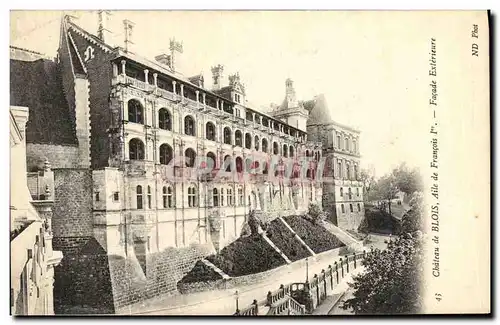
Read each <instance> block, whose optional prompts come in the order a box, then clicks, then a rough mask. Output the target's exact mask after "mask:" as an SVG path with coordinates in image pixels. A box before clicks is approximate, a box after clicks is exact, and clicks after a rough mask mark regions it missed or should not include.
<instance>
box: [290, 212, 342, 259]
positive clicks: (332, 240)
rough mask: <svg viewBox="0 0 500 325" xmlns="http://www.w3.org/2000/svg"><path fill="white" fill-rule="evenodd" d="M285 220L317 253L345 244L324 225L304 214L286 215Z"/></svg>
mask: <svg viewBox="0 0 500 325" xmlns="http://www.w3.org/2000/svg"><path fill="white" fill-rule="evenodd" d="M285 221H286V222H287V223H288V224H289V225H290V227H292V229H293V230H294V231H295V232H296V233H297V234H298V235H299V236H300V238H302V240H303V241H304V242H305V243H306V244H307V245H308V246H309V247H310V248H311V249H312V250H313V251H314V252H315V253H321V252H325V251H328V250H331V249H335V248H338V247H341V246H344V244H343V243H342V242H341V241H340V240H338V239H337V237H335V236H334V235H333V234H331V233H330V232H329V231H328V230H326V229H325V228H324V227H322V226H318V225H316V224H315V223H314V222H313V221H311V220H307V219H306V218H304V217H302V216H289V217H285Z"/></svg>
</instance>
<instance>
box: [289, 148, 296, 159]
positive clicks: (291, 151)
mask: <svg viewBox="0 0 500 325" xmlns="http://www.w3.org/2000/svg"><path fill="white" fill-rule="evenodd" d="M294 155H295V151H294V149H293V146H290V158H293V156H294Z"/></svg>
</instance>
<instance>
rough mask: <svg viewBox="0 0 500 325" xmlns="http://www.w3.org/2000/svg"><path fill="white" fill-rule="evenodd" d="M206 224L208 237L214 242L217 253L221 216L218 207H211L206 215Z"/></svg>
mask: <svg viewBox="0 0 500 325" xmlns="http://www.w3.org/2000/svg"><path fill="white" fill-rule="evenodd" d="M208 225H209V229H210V238H211V239H212V243H213V244H214V248H215V251H216V252H217V253H219V250H220V229H221V216H220V212H219V210H218V209H212V210H211V211H210V213H209V215H208Z"/></svg>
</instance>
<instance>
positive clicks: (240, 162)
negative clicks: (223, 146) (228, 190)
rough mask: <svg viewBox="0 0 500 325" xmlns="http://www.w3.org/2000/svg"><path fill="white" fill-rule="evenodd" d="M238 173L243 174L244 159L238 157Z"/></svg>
mask: <svg viewBox="0 0 500 325" xmlns="http://www.w3.org/2000/svg"><path fill="white" fill-rule="evenodd" d="M236 172H238V173H241V172H243V159H242V158H241V157H236Z"/></svg>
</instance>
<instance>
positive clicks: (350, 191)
mask: <svg viewBox="0 0 500 325" xmlns="http://www.w3.org/2000/svg"><path fill="white" fill-rule="evenodd" d="M349 200H352V190H351V188H350V187H349ZM351 212H352V211H351Z"/></svg>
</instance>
